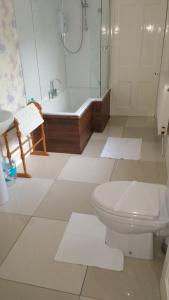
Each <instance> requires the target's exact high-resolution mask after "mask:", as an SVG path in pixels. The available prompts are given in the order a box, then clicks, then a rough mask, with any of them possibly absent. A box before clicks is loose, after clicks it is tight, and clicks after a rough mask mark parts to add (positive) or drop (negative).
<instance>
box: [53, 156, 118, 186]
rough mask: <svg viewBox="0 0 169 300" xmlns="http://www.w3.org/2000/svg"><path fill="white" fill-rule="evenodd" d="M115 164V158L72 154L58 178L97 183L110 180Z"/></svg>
mask: <svg viewBox="0 0 169 300" xmlns="http://www.w3.org/2000/svg"><path fill="white" fill-rule="evenodd" d="M113 166H114V160H113V159H103V158H95V157H93V158H90V157H84V156H83V157H82V156H72V157H71V158H70V159H69V161H68V162H67V164H66V165H65V167H64V168H63V170H62V171H61V173H60V175H59V176H58V179H59V180H70V181H76V182H89V183H96V184H97V183H98V184H99V183H104V182H107V181H109V179H110V176H111V173H112V170H113Z"/></svg>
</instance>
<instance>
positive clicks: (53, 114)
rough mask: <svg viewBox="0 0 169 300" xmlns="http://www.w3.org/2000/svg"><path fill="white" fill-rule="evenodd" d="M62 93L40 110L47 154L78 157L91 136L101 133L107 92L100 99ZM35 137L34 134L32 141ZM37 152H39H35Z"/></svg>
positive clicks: (106, 112)
mask: <svg viewBox="0 0 169 300" xmlns="http://www.w3.org/2000/svg"><path fill="white" fill-rule="evenodd" d="M84 97H85V95H83V97H82V96H81V97H78V95H75V94H73V96H72V97H71V96H70V93H68V92H63V93H60V94H59V95H58V96H57V97H56V98H55V99H52V100H50V101H47V102H46V103H44V104H43V106H42V112H43V117H44V126H45V134H46V144H47V150H48V151H49V152H62V153H75V154H80V153H81V152H82V151H83V149H84V147H85V146H86V144H87V142H88V140H89V138H90V136H91V134H92V133H93V132H94V131H96V132H102V131H103V130H104V127H105V125H106V123H107V121H108V119H109V117H110V90H108V91H107V93H106V94H105V95H104V97H103V98H98V99H96V98H88V99H87V100H85V99H84ZM36 137H39V133H38V131H37V132H36V134H35V138H36ZM38 150H41V148H39V149H38Z"/></svg>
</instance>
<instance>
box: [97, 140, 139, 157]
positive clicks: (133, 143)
mask: <svg viewBox="0 0 169 300" xmlns="http://www.w3.org/2000/svg"><path fill="white" fill-rule="evenodd" d="M141 145H142V139H134V138H133V139H131V138H111V137H108V139H107V142H106V144H105V146H104V148H103V151H102V153H101V157H107V158H114V159H131V160H139V159H140V158H141Z"/></svg>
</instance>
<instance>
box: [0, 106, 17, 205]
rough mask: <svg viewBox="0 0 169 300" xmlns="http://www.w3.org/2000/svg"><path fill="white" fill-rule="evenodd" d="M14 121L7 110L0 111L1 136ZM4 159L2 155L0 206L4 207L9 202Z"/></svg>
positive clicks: (0, 159)
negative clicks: (3, 166)
mask: <svg viewBox="0 0 169 300" xmlns="http://www.w3.org/2000/svg"><path fill="white" fill-rule="evenodd" d="M13 120H14V117H13V114H12V113H11V112H9V111H7V110H1V109H0V136H1V135H2V134H3V133H4V132H5V131H6V130H7V129H8V127H9V126H10V125H11V124H12V122H13ZM1 161H2V157H1V154H0V205H3V204H4V203H6V202H7V201H8V200H9V194H8V188H7V184H6V182H5V178H4V173H3V169H2V164H1Z"/></svg>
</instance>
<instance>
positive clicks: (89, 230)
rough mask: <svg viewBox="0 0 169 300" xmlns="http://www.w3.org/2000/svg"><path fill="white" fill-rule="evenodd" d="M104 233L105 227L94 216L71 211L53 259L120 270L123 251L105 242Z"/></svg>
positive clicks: (122, 261) (122, 263)
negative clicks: (112, 247)
mask: <svg viewBox="0 0 169 300" xmlns="http://www.w3.org/2000/svg"><path fill="white" fill-rule="evenodd" d="M105 233H106V227H105V226H104V225H103V224H102V223H101V222H100V221H99V220H98V218H97V217H96V216H93V215H83V214H76V213H73V214H72V216H71V218H70V221H69V223H68V225H67V227H66V230H65V234H64V237H63V239H62V241H61V243H60V246H59V248H58V251H57V254H56V256H55V260H56V261H62V262H67V263H73V264H81V265H87V266H92V267H99V268H104V269H109V270H115V271H122V270H123V265H124V257H123V253H122V252H121V251H120V250H119V249H111V248H109V247H108V246H107V245H106V244H105Z"/></svg>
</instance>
